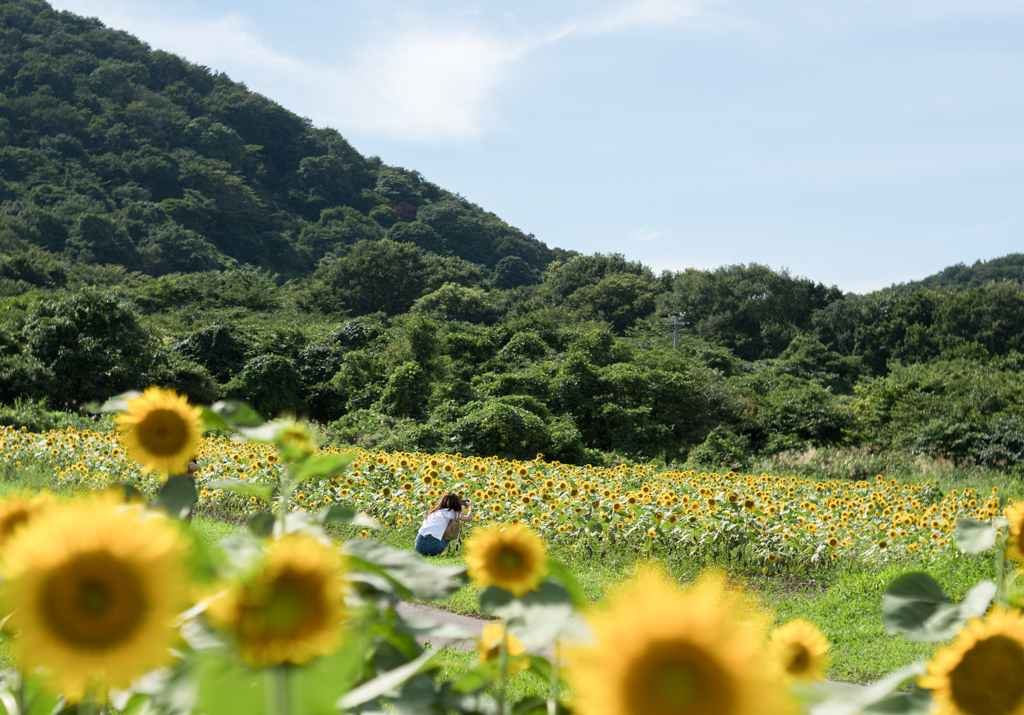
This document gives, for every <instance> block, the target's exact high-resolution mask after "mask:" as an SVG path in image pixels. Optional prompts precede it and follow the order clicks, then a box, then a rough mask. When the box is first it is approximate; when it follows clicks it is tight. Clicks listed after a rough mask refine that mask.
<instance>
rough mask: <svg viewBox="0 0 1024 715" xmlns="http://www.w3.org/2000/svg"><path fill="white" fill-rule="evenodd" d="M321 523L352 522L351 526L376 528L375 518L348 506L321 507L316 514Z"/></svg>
mask: <svg viewBox="0 0 1024 715" xmlns="http://www.w3.org/2000/svg"><path fill="white" fill-rule="evenodd" d="M317 519H318V520H319V521H320V523H321V524H352V525H353V526H368V527H370V528H372V529H376V528H377V520H376V519H374V518H373V517H370V516H367V515H366V514H363V513H362V512H357V511H356V510H355V509H353V508H352V507H350V506H342V505H337V504H336V505H334V506H329V507H326V508H325V509H322V510H321V511H320V513H319V514H318V515H317Z"/></svg>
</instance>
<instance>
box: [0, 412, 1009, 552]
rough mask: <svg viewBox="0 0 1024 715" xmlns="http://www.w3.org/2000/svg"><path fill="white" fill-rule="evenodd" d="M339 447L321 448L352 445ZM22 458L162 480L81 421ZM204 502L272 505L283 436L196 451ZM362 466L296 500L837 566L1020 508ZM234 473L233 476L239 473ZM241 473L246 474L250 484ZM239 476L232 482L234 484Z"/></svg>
mask: <svg viewBox="0 0 1024 715" xmlns="http://www.w3.org/2000/svg"><path fill="white" fill-rule="evenodd" d="M343 452H344V450H340V449H339V448H337V447H325V448H321V449H315V450H314V453H315V454H316V455H317V456H322V457H327V456H332V455H339V454H341V453H343ZM0 453H2V454H3V456H4V458H5V459H6V460H8V461H10V460H14V461H18V460H21V459H29V458H31V459H36V460H44V461H46V462H48V463H50V464H52V466H53V467H54V468H56V469H57V470H58V473H59V477H58V478H59V480H60V481H61V483H62V484H64V485H67V486H68V487H82V488H98V487H103V486H105V485H108V484H111V483H114V482H127V483H129V484H132V485H135V486H136V487H138V488H139V490H140V491H141V492H143V493H145V494H147V495H153V494H155V493H156V490H157V489H158V488H159V486H160V484H161V482H160V480H159V479H158V478H157V477H155V476H147V475H146V474H145V473H144V472H143V471H142V469H141V468H140V467H139V466H138V465H137V464H136V463H135V462H133V461H132V460H130V459H129V458H128V457H127V455H126V454H125V452H124V449H123V448H122V446H121V443H120V441H119V440H118V437H117V436H116V435H115V434H111V433H107V434H103V433H99V432H89V431H74V430H71V429H67V430H62V431H51V432H48V433H43V434H38V433H32V432H27V431H17V430H14V429H13V428H10V427H7V428H4V432H3V433H2V436H0ZM195 453H196V455H197V457H198V461H199V464H200V469H199V472H198V473H197V475H196V487H197V489H198V496H199V508H200V509H204V510H209V511H211V512H213V513H221V514H229V515H235V516H238V517H249V516H253V515H256V514H258V513H260V512H261V511H264V510H266V509H267V508H269V507H270V505H271V502H272V501H273V500H274V499H275V498H276V495H275V494H276V493H275V491H274V490H275V485H276V484H277V483H278V480H279V479H280V476H281V474H282V472H283V470H284V468H285V467H284V465H283V464H282V463H281V462H280V461H279V458H278V454H277V451H276V449H275V448H274V446H273V445H271V444H266V443H258V442H248V441H237V440H234V439H231V438H228V437H225V436H212V437H207V438H206V439H204V440H203V441H202V442H200V443H198V446H197V448H196V450H195ZM350 453H351V454H352V455H353V456H354V460H353V461H352V463H351V469H350V471H349V472H348V473H346V474H345V475H341V476H336V477H333V478H331V479H311V480H307V481H305V482H303V484H302V486H301V489H300V490H299V491H298V492H297V493H296V494H295V495H294V499H293V501H292V503H291V504H290V505H289V507H288V508H289V509H292V510H306V511H309V512H318V511H321V510H323V509H325V508H329V507H331V506H335V505H347V506H349V507H351V508H353V509H354V510H356V511H359V512H363V513H365V514H367V515H368V516H370V517H372V518H374V519H375V520H376V521H377V522H379V526H380V527H382V528H394V527H398V526H402V525H403V524H407V523H409V522H417V523H418V521H419V520H421V519H422V518H423V514H424V513H425V512H426V511H427V509H429V508H430V507H431V506H433V505H434V504H436V503H437V502H438V500H439V499H440V497H441V496H442V495H443V494H444V493H446V492H449V491H452V492H456V493H458V494H459V495H460V496H462V497H464V498H469V499H471V500H472V501H473V503H474V508H475V516H476V518H477V519H478V520H479V519H483V520H485V521H491V522H495V523H524V524H529V525H530V526H531V527H532V528H534V529H535V530H537V531H538V532H540V533H542V534H543V535H544V538H545V540H547V541H548V542H549V543H554V544H562V545H566V546H568V547H570V548H578V549H587V548H588V547H589V548H591V549H593V548H594V547H595V545H596V544H598V543H603V542H604V541H605V540H607V541H610V542H612V543H628V544H641V545H643V547H644V548H646V549H647V550H649V551H650V553H652V554H655V555H656V554H657V553H659V551H664V550H667V549H677V550H678V549H683V550H686V551H688V552H689V553H690V554H691V555H695V556H703V557H706V558H712V557H714V556H716V555H717V556H721V555H723V554H726V553H730V552H733V553H742V554H743V555H744V556H745V557H746V558H749V559H751V560H752V561H753V562H754V563H759V564H760V565H761V566H762V567H763V568H766V569H774V568H782V567H784V566H786V565H789V564H792V563H794V562H799V563H803V564H815V565H822V566H827V565H828V564H829V563H832V562H836V561H839V560H842V559H847V560H849V559H869V560H874V561H880V560H886V559H891V558H895V557H898V556H901V555H908V554H913V555H915V556H919V557H924V558H925V559H927V558H928V557H930V556H936V557H938V556H941V555H942V554H943V553H945V552H946V551H947V550H948V549H950V548H951V544H952V537H953V530H954V528H955V526H956V524H957V522H958V521H959V520H960V519H963V518H973V519H977V520H987V519H991V518H993V517H994V516H996V515H997V514H999V513H1000V512H1001V510H1002V509H1003V508H1004V507H1006V506H1007V502H1006V500H1005V499H1001V498H1000V495H999V494H998V488H997V487H996V488H993V489H992V491H991V492H990V493H984V494H982V493H978V492H977V491H975V490H974V489H972V488H969V487H968V488H965V489H963V490H956V489H954V490H951V491H949V492H948V493H943V492H942V491H941V490H940V489H939V488H938V487H937V486H936V485H934V484H932V483H930V482H922V483H917V484H899V483H897V482H896V481H895V480H885V479H883V478H882V477H880V476H879V477H877V478H876V479H873V480H865V481H849V480H834V481H814V480H809V479H796V478H786V477H777V476H771V475H768V474H760V475H750V474H747V475H744V474H735V473H732V472H729V473H726V474H718V473H697V472H693V471H686V472H679V471H658V470H655V469H654V468H652V467H625V466H623V467H618V468H614V469H605V468H596V467H589V466H588V467H577V466H573V465H566V464H561V463H559V462H548V461H544V459H543V455H540V454H538V455H537V458H536V459H535V460H531V461H525V462H522V461H514V460H504V459H497V458H487V459H481V458H476V457H463V456H462V455H461V454H422V453H402V452H375V451H366V450H362V449H356V450H351V451H350ZM225 480H230V481H225ZM240 483H244V485H246V486H243V485H241V484H240ZM227 485H230V486H229V487H228V488H225V486H227Z"/></svg>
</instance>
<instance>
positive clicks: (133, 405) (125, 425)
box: [117, 387, 202, 476]
mask: <svg viewBox="0 0 1024 715" xmlns="http://www.w3.org/2000/svg"><path fill="white" fill-rule="evenodd" d="M201 415H202V410H201V409H200V408H198V407H193V406H192V405H190V404H189V403H188V400H187V399H186V398H185V397H182V396H180V395H178V394H177V393H176V392H175V391H174V390H164V389H161V388H159V387H148V388H146V390H145V392H143V393H142V395H141V396H140V397H136V398H135V399H132V400H128V411H127V412H124V413H122V414H120V415H118V416H117V428H118V430H120V431H121V432H122V433H123V434H122V437H121V441H122V444H123V445H124V448H125V451H126V452H127V453H128V456H129V457H130V458H131V459H134V460H135V461H137V462H138V463H139V464H141V465H142V466H143V467H144V468H145V469H146V470H150V471H159V472H162V473H163V474H164V475H165V476H166V475H170V474H181V473H183V472H184V471H185V467H186V465H187V464H188V461H189V460H190V459H192V456H193V455H194V454H195V453H196V450H197V448H198V447H199V443H200V442H201V440H202V436H201V434H200V433H201V423H200V419H199V418H200V416H201Z"/></svg>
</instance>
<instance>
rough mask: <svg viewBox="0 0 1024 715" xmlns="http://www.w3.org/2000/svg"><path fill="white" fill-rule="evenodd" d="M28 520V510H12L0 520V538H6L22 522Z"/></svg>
mask: <svg viewBox="0 0 1024 715" xmlns="http://www.w3.org/2000/svg"><path fill="white" fill-rule="evenodd" d="M27 522H28V512H27V511H25V510H24V509H19V510H18V511H15V512H11V513H10V514H8V515H7V517H6V518H5V519H3V520H0V540H2V539H6V538H7V537H8V536H10V535H11V534H13V533H14V530H15V529H17V528H18V527H19V526H21V525H22V524H25V523H27Z"/></svg>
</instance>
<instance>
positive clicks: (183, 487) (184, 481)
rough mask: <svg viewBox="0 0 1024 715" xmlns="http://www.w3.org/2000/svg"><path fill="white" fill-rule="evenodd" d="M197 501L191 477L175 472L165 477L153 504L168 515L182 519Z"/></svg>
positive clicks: (197, 496) (197, 494) (197, 497)
mask: <svg viewBox="0 0 1024 715" xmlns="http://www.w3.org/2000/svg"><path fill="white" fill-rule="evenodd" d="M198 501H199V493H198V492H197V491H196V485H195V482H193V481H192V479H191V477H186V476H185V475H183V474H175V475H173V476H171V477H168V478H167V481H166V482H165V483H164V485H163V487H161V488H160V494H159V496H157V499H156V501H155V502H154V506H156V507H158V508H160V509H163V510H164V511H166V512H167V514H168V516H171V517H174V518H176V519H184V518H185V517H186V516H188V513H189V512H190V511H191V510H192V505H193V504H195V503H196V502H198Z"/></svg>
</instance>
